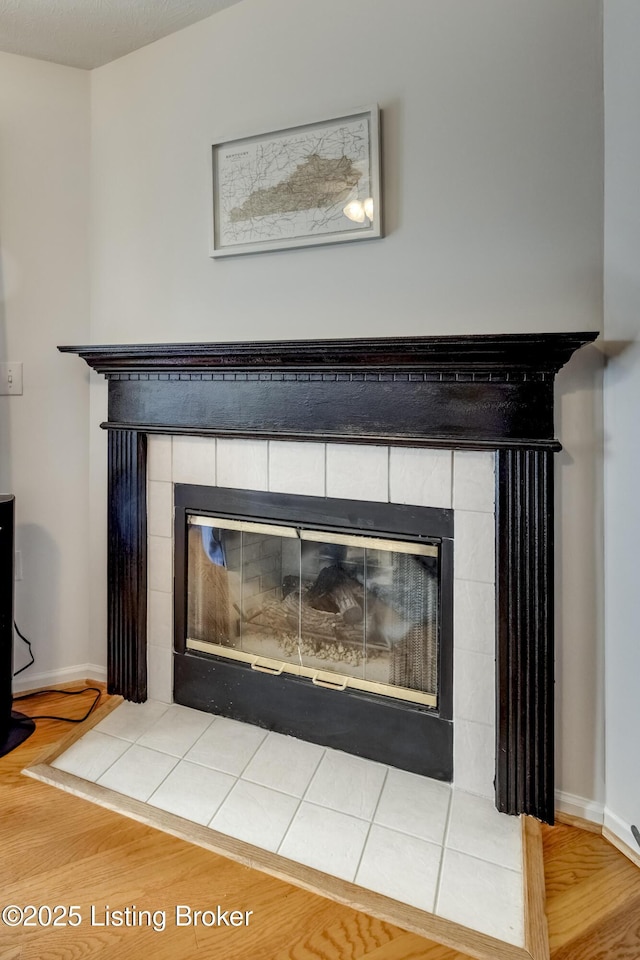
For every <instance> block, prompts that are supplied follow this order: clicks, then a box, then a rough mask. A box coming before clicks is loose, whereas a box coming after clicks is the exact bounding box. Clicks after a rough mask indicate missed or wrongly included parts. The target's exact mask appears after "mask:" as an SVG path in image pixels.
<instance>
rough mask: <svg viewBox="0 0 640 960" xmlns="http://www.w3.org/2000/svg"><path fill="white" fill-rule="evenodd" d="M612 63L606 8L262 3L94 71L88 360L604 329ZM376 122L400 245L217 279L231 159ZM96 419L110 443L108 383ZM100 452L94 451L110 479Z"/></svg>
mask: <svg viewBox="0 0 640 960" xmlns="http://www.w3.org/2000/svg"><path fill="white" fill-rule="evenodd" d="M600 46H601V34H600V4H599V0H562V2H558V0H537V2H536V3H531V2H529V0H515V2H514V0H482V2H478V0H456V2H451V0H432V2H430V3H428V4H427V3H418V2H416V0H347V2H345V0H322V2H321V3H317V2H313V3H312V2H307V0H270V2H269V3H265V2H261V0H244V2H243V3H241V4H238V5H237V6H234V7H233V8H231V9H228V10H225V11H223V12H222V13H220V14H217V15H216V16H214V17H212V18H211V19H209V20H206V21H203V22H201V23H199V24H196V25H194V26H193V27H190V28H188V29H186V30H184V31H182V32H180V33H178V34H174V35H173V36H171V37H168V38H166V39H164V40H162V41H159V42H158V43H156V44H153V45H151V46H148V47H145V48H144V49H142V50H140V51H138V52H136V53H134V54H131V55H130V56H128V57H125V58H123V59H121V60H119V61H116V62H114V63H112V64H109V65H107V66H105V67H101V68H100V69H98V70H96V71H94V72H93V74H92V137H93V192H92V211H93V232H92V249H93V284H92V331H91V336H92V340H93V341H94V342H119V341H122V342H127V341H141V342H144V341H152V342H153V341H172V340H173V341H176V340H177V341H180V340H185V341H188V340H196V341H197V340H210V341H215V340H234V339H238V340H242V339H255V340H260V339H273V338H279V337H291V338H311V337H331V336H366V335H380V336H381V335H385V334H386V335H389V334H399V335H410V334H425V335H428V334H442V333H456V332H464V333H482V332H492V333H499V332H525V331H536V330H540V331H541V330H579V329H599V327H600V325H601V314H602V289H601V274H602V102H601V101H602V90H601V50H600ZM371 102H378V103H379V104H380V106H381V107H382V110H383V138H384V150H383V156H384V205H385V213H386V217H385V219H386V227H387V236H386V238H384V239H383V240H380V241H371V242H367V243H355V244H349V245H345V244H343V245H338V246H333V247H331V246H329V247H325V248H314V249H308V250H296V251H291V252H281V253H275V254H259V255H255V256H252V257H244V258H233V259H227V260H223V261H212V260H210V259H209V257H208V249H209V243H208V236H209V222H210V217H211V211H210V209H209V179H210V174H209V169H208V160H209V155H210V145H211V143H212V142H213V141H214V140H216V139H218V138H223V137H227V136H233V135H246V134H250V133H252V132H254V131H257V130H262V129H277V128H278V127H280V126H283V125H289V124H292V123H296V122H300V121H304V120H306V119H309V118H312V119H313V118H317V117H323V116H331V115H332V114H334V113H338V112H340V111H342V110H344V109H349V108H352V107H354V106H358V105H362V104H367V103H371ZM600 381H601V371H600V364H599V354H598V352H597V350H595V349H594V348H592V349H591V350H588V351H584V355H583V356H581V357H580V358H576V359H575V360H574V361H572V365H571V368H570V370H569V372H568V373H567V375H566V376H563V377H562V378H561V385H560V387H559V391H558V392H559V403H560V417H559V420H558V424H557V430H558V434H559V436H560V439H561V440H563V441H564V443H565V445H566V448H565V452H564V454H563V455H562V458H561V459H559V461H558V476H559V494H558V497H559V505H560V506H561V516H560V531H559V546H558V560H559V574H558V588H559V592H558V628H559V630H558V641H559V659H558V671H559V685H558V693H559V696H558V712H559V717H560V719H561V722H562V729H561V732H560V742H559V747H558V758H559V784H560V786H561V788H562V790H563V791H564V792H565V793H568V794H571V795H575V796H576V797H577V798H578V799H577V800H576V801H575V802H576V803H577V804H578V807H579V811H574V812H581V811H582V807H583V806H584V804H583V802H582V799H581V798H586V799H587V800H588V801H596V803H599V804H602V801H603V789H602V775H603V755H602V748H601V738H602V736H601V734H602V692H603V691H602V679H601V673H600V672H599V671H600V666H601V662H600V661H601V643H602V641H601V631H600V618H601V610H600V605H601V594H602V588H601V576H600V571H599V569H598V564H597V562H596V560H595V559H594V558H596V557H597V556H598V555H599V554H600V553H601V513H602V501H601V494H600V491H599V485H598V470H599V457H600V453H601V427H600V419H601V402H602V401H601V393H600V389H601V384H600ZM95 404H96V409H95V411H94V412H93V413H92V423H94V424H95V423H97V422H98V421H99V419H100V418H101V417H102V416H103V404H104V387H102V388H100V387H99V386H97V388H96V391H95ZM98 407H99V408H100V409H99V410H98ZM104 446H105V443H104V436H103V435H99V434H98V431H97V430H96V431H94V440H93V450H92V463H93V467H92V469H93V472H94V476H95V477H96V478H97V477H100V476H101V475H102V476H103V475H104V473H103V471H104ZM94 489H95V490H96V491H97V487H96V488H94ZM96 496H97V497H98V499H99V498H101V497H102V493H101V492H99V493H96ZM95 536H96V538H97V539H96V540H95V541H94V542H95V543H96V544H100V545H102V543H103V539H102V540H101V539H100V538H103V533H102V532H101V531H100V530H99V529H97V530H96V533H95ZM94 552H95V555H96V556H98V555H99V551H98V550H97V549H96V550H95V551H94ZM93 582H94V588H95V590H96V591H98V593H99V591H100V590H103V589H104V587H103V586H102V585H103V584H104V583H105V582H106V581H105V576H104V570H103V569H100V570H98V569H96V570H95V571H94V577H93ZM100 609H102V606H100ZM98 627H99V624H98V623H96V631H98ZM101 629H104V627H102V628H101ZM96 635H97V633H96ZM585 802H586V801H585ZM581 804H582V806H581ZM600 809H601V808H600Z"/></svg>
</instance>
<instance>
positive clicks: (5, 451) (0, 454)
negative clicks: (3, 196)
mask: <svg viewBox="0 0 640 960" xmlns="http://www.w3.org/2000/svg"><path fill="white" fill-rule="evenodd" d="M4 260H5V258H4V251H3V248H2V240H1V239H0V363H5V362H6V360H7V316H6V314H7V311H6V305H5V304H6V287H5V279H4V276H5V265H4ZM10 450H11V431H10V427H9V398H8V397H0V493H12V492H13V491H12V490H11V460H10Z"/></svg>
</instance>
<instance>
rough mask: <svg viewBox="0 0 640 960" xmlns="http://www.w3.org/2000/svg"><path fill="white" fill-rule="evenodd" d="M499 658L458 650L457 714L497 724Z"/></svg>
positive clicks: (455, 672)
mask: <svg viewBox="0 0 640 960" xmlns="http://www.w3.org/2000/svg"><path fill="white" fill-rule="evenodd" d="M495 669H496V666H495V658H494V657H493V656H489V655H487V654H486V653H474V652H473V651H472V650H458V649H456V650H455V651H454V655H453V716H454V719H455V720H458V719H462V720H474V721H476V723H486V724H489V725H493V724H495V717H496V703H495V700H496V694H495V689H496V684H495Z"/></svg>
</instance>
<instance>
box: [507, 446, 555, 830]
mask: <svg viewBox="0 0 640 960" xmlns="http://www.w3.org/2000/svg"><path fill="white" fill-rule="evenodd" d="M496 467H497V470H496V484H497V491H496V493H497V496H496V611H497V637H496V641H497V643H496V680H497V684H496V689H497V704H496V805H497V807H498V809H499V810H501V811H502V812H503V813H513V814H517V813H529V814H532V815H533V816H534V817H538V818H539V819H540V820H544V821H545V822H546V823H553V814H554V769H553V767H554V750H553V746H554V737H553V683H554V677H553V672H554V664H553V652H554V642H553V454H552V453H551V452H550V451H548V450H522V449H520V450H498V452H497V464H496Z"/></svg>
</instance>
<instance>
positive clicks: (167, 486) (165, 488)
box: [147, 480, 173, 537]
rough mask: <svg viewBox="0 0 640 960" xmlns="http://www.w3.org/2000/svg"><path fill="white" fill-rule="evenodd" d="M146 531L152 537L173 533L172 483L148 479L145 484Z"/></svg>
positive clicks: (168, 535)
mask: <svg viewBox="0 0 640 960" xmlns="http://www.w3.org/2000/svg"><path fill="white" fill-rule="evenodd" d="M147 532H148V534H149V535H150V536H152V537H170V536H172V534H173V484H172V483H164V482H163V481H160V480H149V482H148V484H147Z"/></svg>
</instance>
